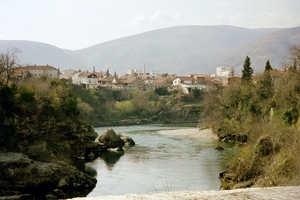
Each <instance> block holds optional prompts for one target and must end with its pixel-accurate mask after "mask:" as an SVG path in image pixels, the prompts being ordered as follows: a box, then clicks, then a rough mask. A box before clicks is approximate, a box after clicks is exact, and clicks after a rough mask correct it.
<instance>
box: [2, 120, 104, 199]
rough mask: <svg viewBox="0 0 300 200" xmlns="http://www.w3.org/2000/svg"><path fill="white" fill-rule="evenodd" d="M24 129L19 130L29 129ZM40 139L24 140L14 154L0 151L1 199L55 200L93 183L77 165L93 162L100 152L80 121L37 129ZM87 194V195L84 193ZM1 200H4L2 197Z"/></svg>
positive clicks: (89, 128) (88, 187)
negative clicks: (13, 197) (31, 199)
mask: <svg viewBox="0 0 300 200" xmlns="http://www.w3.org/2000/svg"><path fill="white" fill-rule="evenodd" d="M27 126H28V127H24V128H23V129H22V131H26V130H30V129H29V125H27ZM39 130H40V132H41V131H44V133H45V134H44V137H39V138H36V139H35V140H34V141H32V142H30V141H29V140H28V139H27V138H24V139H23V141H21V142H20V143H19V144H18V146H17V147H16V148H15V149H14V151H10V149H6V148H2V149H1V150H0V199H1V196H2V197H3V196H6V197H5V198H8V197H7V196H16V195H17V196H18V195H19V196H20V198H19V199H22V198H24V197H22V196H24V195H25V196H27V197H28V196H29V198H33V197H35V199H44V198H47V199H57V198H61V197H64V196H65V194H66V193H67V192H69V191H73V190H76V191H79V190H82V191H83V190H84V191H90V190H91V189H93V188H94V187H95V185H96V183H97V180H96V179H95V178H93V177H90V176H89V175H87V174H86V173H85V172H84V168H80V167H79V166H80V165H77V163H79V162H81V163H83V162H85V161H87V160H90V159H93V158H94V157H96V156H97V154H99V153H100V152H101V151H102V150H103V149H102V147H101V145H99V144H98V143H96V142H95V139H96V137H97V136H98V134H97V133H96V132H94V129H93V128H92V127H91V126H89V125H87V124H85V123H83V122H80V121H69V120H66V121H65V122H60V123H56V124H55V125H53V126H49V127H46V126H44V125H42V126H40V129H39ZM87 193H88V192H87ZM3 198H4V197H3Z"/></svg>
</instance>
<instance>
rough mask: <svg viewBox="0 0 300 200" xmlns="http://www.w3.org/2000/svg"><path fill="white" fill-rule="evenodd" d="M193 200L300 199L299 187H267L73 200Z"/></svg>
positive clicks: (78, 199) (76, 199)
mask: <svg viewBox="0 0 300 200" xmlns="http://www.w3.org/2000/svg"><path fill="white" fill-rule="evenodd" d="M152 199H155V200H167V199H178V200H179V199H180V200H195V199H207V200H211V199H214V200H215V199H223V200H241V199H249V200H251V199H253V200H260V199H263V200H265V199H274V200H286V199H289V200H293V199H297V200H299V199H300V186H288V187H269V188H247V189H236V190H220V191H215V190H211V191H181V192H163V193H156V194H140V195H138V194H128V195H123V196H101V197H86V198H75V199H73V200H152Z"/></svg>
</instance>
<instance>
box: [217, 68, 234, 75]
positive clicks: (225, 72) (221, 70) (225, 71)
mask: <svg viewBox="0 0 300 200" xmlns="http://www.w3.org/2000/svg"><path fill="white" fill-rule="evenodd" d="M233 75H234V70H233V68H232V67H217V69H216V76H219V77H233Z"/></svg>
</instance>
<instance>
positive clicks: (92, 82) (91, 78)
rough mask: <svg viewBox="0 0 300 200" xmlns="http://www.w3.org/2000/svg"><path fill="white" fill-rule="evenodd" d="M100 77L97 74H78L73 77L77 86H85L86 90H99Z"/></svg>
mask: <svg viewBox="0 0 300 200" xmlns="http://www.w3.org/2000/svg"><path fill="white" fill-rule="evenodd" d="M98 79H99V78H98V75H97V74H96V73H95V72H78V73H75V74H74V75H73V77H72V82H73V84H75V85H83V84H84V85H85V87H86V88H97V87H98V85H99V81H98Z"/></svg>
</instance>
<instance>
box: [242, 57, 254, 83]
mask: <svg viewBox="0 0 300 200" xmlns="http://www.w3.org/2000/svg"><path fill="white" fill-rule="evenodd" d="M250 65H251V62H250V58H249V57H248V56H247V57H246V59H245V62H244V68H243V71H242V82H249V81H250V80H251V78H252V74H253V69H252V68H251V67H250Z"/></svg>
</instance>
